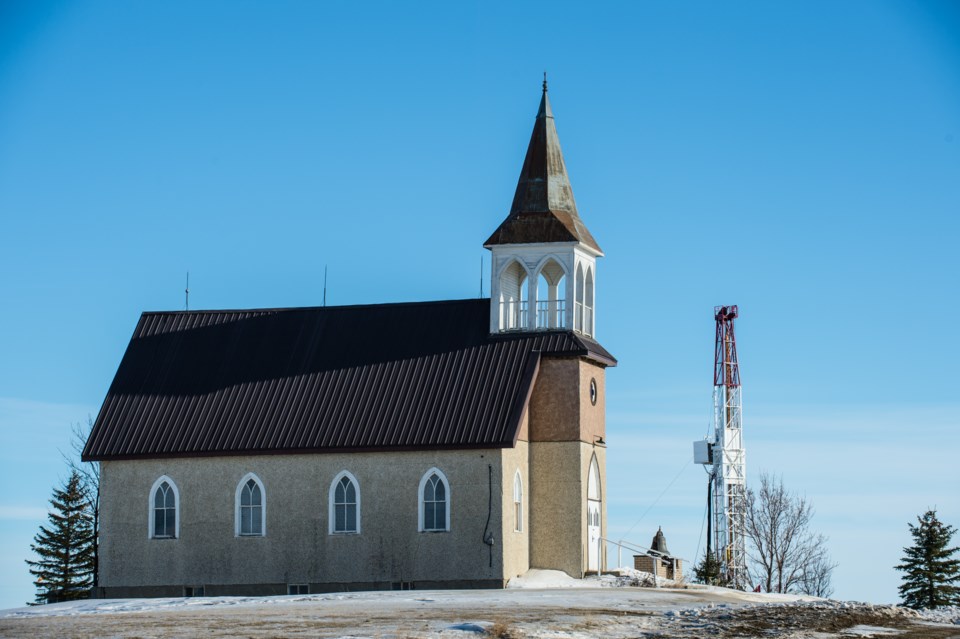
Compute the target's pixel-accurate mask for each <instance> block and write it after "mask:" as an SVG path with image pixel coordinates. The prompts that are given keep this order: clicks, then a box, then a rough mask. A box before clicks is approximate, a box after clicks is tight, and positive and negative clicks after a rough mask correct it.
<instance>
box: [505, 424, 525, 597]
mask: <svg viewBox="0 0 960 639" xmlns="http://www.w3.org/2000/svg"><path fill="white" fill-rule="evenodd" d="M528 454H529V444H528V443H527V442H525V441H519V442H517V446H516V448H504V449H503V463H502V465H501V467H502V469H503V474H502V478H501V482H502V485H503V509H502V514H501V521H503V522H504V526H503V540H502V543H501V542H500V540H498V543H500V544H501V546H500V547H501V548H502V549H503V574H504V577H505V578H506V579H511V578H513V577H516V576H518V575H522V574H523V573H525V572H527V570H528V569H529V568H530V503H531V502H530V471H529V464H528V463H527V460H528ZM518 471H519V472H520V478H521V482H522V487H523V495H522V497H523V502H522V510H523V519H522V521H521V530H519V531H517V530H516V513H515V510H516V509H515V507H514V501H513V482H514V478H515V477H516V474H517V472H518Z"/></svg>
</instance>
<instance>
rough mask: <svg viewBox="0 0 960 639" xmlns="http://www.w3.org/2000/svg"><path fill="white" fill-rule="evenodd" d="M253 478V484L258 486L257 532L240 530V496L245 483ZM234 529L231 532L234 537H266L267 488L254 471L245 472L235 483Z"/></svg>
mask: <svg viewBox="0 0 960 639" xmlns="http://www.w3.org/2000/svg"><path fill="white" fill-rule="evenodd" d="M251 479H252V480H253V481H254V483H255V484H257V486H258V487H259V488H260V532H259V533H244V532H242V523H243V522H242V515H241V508H240V498H241V495H242V494H243V489H244V487H245V486H246V485H247V482H249V481H250V480H251ZM233 519H234V529H233V533H234V536H235V537H266V536H267V490H266V487H264V485H263V480H261V479H260V478H259V477H257V475H256V473H247V474H246V475H244V476H243V478H242V479H241V480H240V481H239V482H238V483H237V490H236V492H235V493H234V518H233Z"/></svg>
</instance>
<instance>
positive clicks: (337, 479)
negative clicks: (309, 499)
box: [327, 470, 360, 535]
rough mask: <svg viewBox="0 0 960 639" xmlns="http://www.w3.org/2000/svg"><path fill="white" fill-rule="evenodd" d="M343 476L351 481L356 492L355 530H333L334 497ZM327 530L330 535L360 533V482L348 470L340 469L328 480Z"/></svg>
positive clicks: (334, 521)
mask: <svg viewBox="0 0 960 639" xmlns="http://www.w3.org/2000/svg"><path fill="white" fill-rule="evenodd" d="M344 477H346V478H348V479H349V480H350V481H352V482H353V488H354V490H356V492H357V529H356V530H339V531H338V530H335V528H336V522H337V520H336V512H335V508H334V507H335V506H336V503H335V499H336V496H337V484H339V483H340V480H341V479H343V478H344ZM327 531H328V533H329V534H331V535H359V534H360V482H359V481H357V478H356V477H354V476H353V473H351V472H350V471H349V470H341V471H340V472H339V473H338V474H337V476H336V477H334V478H333V481H332V482H330V490H329V492H328V493H327Z"/></svg>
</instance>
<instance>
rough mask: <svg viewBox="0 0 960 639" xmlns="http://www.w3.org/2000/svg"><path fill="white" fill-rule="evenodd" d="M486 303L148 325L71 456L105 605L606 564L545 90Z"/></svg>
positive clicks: (600, 417)
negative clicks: (119, 600)
mask: <svg viewBox="0 0 960 639" xmlns="http://www.w3.org/2000/svg"><path fill="white" fill-rule="evenodd" d="M484 247H486V248H487V249H489V250H490V251H491V253H492V259H491V271H492V272H491V286H490V289H491V290H490V299H466V300H450V301H437V302H423V303H403V304H371V305H360V306H331V307H311V308H281V309H251V310H221V311H170V312H145V313H143V314H142V315H141V317H140V320H139V322H138V324H137V326H136V329H135V331H134V334H133V337H132V338H131V340H130V344H129V345H128V347H127V350H126V352H125V353H124V355H123V358H122V360H121V362H120V365H119V368H118V370H117V373H116V376H115V377H114V380H113V382H112V384H111V386H110V389H109V391H108V393H107V396H106V399H105V400H104V402H103V406H102V408H101V409H100V412H99V414H98V415H97V419H96V422H95V424H94V427H93V430H92V431H91V433H90V437H89V439H88V441H87V442H86V446H85V449H84V452H83V459H84V461H98V462H100V464H101V484H100V487H101V502H100V503H101V524H100V558H99V588H98V590H99V592H98V593H97V595H98V596H100V597H177V596H191V595H201V594H202V595H207V596H217V595H278V594H304V593H313V592H329V591H340V590H372V589H414V588H417V589H423V588H502V587H504V586H505V585H506V583H507V582H508V581H509V580H510V579H511V578H513V577H516V576H518V575H522V574H523V573H525V572H526V571H527V570H528V569H530V568H544V569H554V570H562V571H564V572H566V573H567V574H569V575H571V576H573V577H581V576H583V575H584V574H586V573H589V572H598V571H602V570H604V569H605V567H606V556H605V555H606V553H605V543H604V536H605V535H606V490H607V486H606V440H605V430H604V428H605V409H604V402H605V396H604V376H605V371H606V369H607V368H608V367H611V366H615V365H616V359H615V358H614V357H613V356H612V355H611V354H610V353H609V352H607V350H606V349H604V348H603V347H602V346H601V345H600V344H599V343H598V342H597V340H596V317H595V284H596V266H597V258H599V257H602V256H603V253H602V251H601V250H600V247H599V245H598V244H597V242H596V240H594V238H593V236H592V235H591V234H590V232H589V231H588V230H587V227H586V226H585V225H584V223H583V220H582V219H581V218H580V215H579V213H578V212H577V206H576V203H575V201H574V197H573V191H572V189H571V187H570V181H569V178H568V176H567V171H566V167H565V166H564V160H563V154H562V153H561V150H560V142H559V139H558V137H557V130H556V125H555V123H554V119H553V113H552V111H551V107H550V101H549V99H548V96H547V86H546V82H544V86H543V95H542V98H541V101H540V106H539V109H538V112H537V116H536V121H535V124H534V128H533V133H532V135H531V137H530V143H529V146H528V148H527V154H526V158H525V159H524V162H523V168H522V169H521V173H520V178H519V181H518V184H517V189H516V194H515V195H514V199H513V204H512V206H511V207H510V212H509V215H508V216H507V217H506V219H505V220H504V221H503V222H502V223H501V224H500V226H499V227H498V228H497V229H496V230H495V231H494V232H493V234H492V235H491V236H490V237H489V239H487V240H486V242H485V243H484Z"/></svg>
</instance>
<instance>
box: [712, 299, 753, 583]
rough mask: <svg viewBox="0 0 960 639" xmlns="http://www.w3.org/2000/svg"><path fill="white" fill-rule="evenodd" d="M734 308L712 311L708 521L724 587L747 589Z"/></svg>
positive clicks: (744, 484)
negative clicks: (710, 513) (710, 519)
mask: <svg viewBox="0 0 960 639" xmlns="http://www.w3.org/2000/svg"><path fill="white" fill-rule="evenodd" d="M736 317H737V307H736V306H718V307H716V308H714V319H715V320H716V325H717V333H716V348H715V353H714V366H713V406H714V428H715V429H714V440H713V446H712V448H713V455H712V457H713V473H712V476H713V502H714V503H713V520H714V535H715V543H714V549H715V552H716V557H717V560H718V561H719V562H720V576H721V579H722V580H723V582H724V583H726V584H727V585H729V586H731V587H733V588H738V589H740V590H744V589H746V587H747V585H748V579H747V557H746V548H745V536H744V533H745V526H746V506H747V503H746V489H747V463H746V456H745V453H744V450H743V422H742V404H741V403H740V365H739V363H738V362H737V340H736V336H735V335H734V332H733V320H734V319H736Z"/></svg>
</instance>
